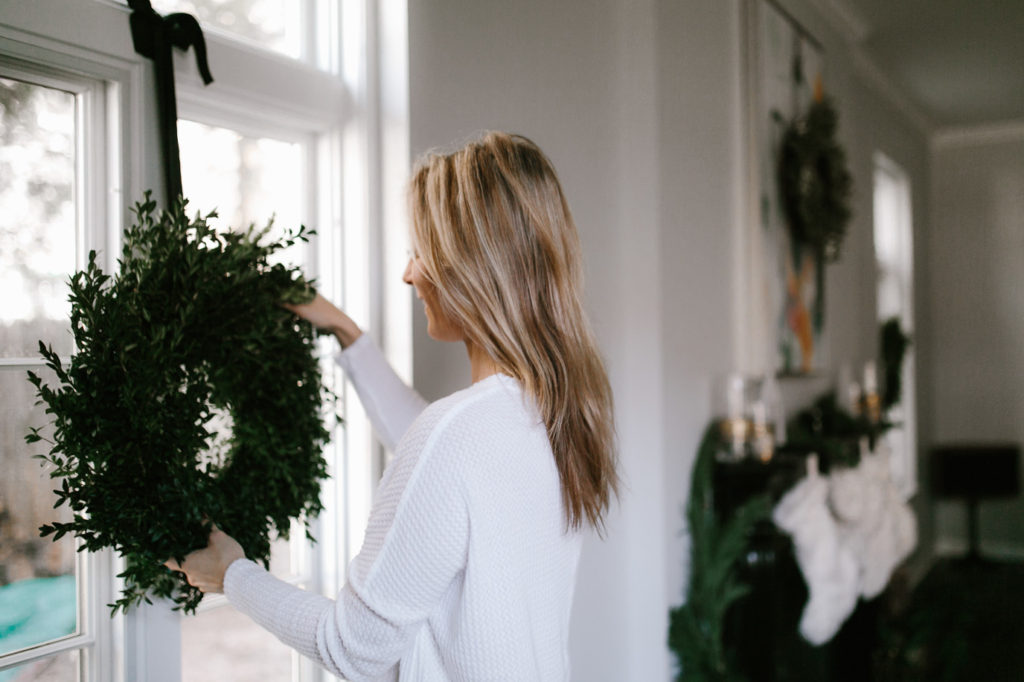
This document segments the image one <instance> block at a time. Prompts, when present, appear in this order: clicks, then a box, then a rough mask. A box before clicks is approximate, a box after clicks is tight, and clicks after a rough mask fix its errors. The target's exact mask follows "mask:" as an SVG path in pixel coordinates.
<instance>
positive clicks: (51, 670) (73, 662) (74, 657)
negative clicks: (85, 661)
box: [0, 649, 81, 682]
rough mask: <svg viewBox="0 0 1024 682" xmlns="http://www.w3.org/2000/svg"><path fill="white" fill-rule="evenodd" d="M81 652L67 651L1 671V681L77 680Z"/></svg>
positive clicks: (52, 681) (75, 681) (72, 681)
mask: <svg viewBox="0 0 1024 682" xmlns="http://www.w3.org/2000/svg"><path fill="white" fill-rule="evenodd" d="M78 659H79V653H78V650H77V649H73V650H71V651H65V652H63V653H60V654H57V655H56V656H50V657H48V658H43V659H41V660H38V661H32V662H31V663H26V664H25V665H19V666H18V667H17V668H11V669H10V670H3V671H0V682H77V681H78V680H79V679H81V678H80V676H79V674H78V671H79V665H78Z"/></svg>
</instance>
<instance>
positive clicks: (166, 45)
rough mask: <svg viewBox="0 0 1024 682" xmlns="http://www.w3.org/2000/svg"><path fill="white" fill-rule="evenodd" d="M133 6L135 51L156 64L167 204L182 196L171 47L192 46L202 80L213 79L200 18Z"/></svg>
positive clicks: (142, 1) (132, 0)
mask: <svg viewBox="0 0 1024 682" xmlns="http://www.w3.org/2000/svg"><path fill="white" fill-rule="evenodd" d="M128 6H129V7H131V9H132V15H131V20H130V21H131V29H132V43H133V44H134V46H135V51H136V52H137V53H139V54H140V55H142V56H143V57H146V58H147V59H152V60H153V64H154V66H155V67H156V99H157V108H158V109H159V116H160V118H159V123H160V147H161V151H162V152H163V166H164V183H165V187H166V190H167V202H168V204H170V203H172V202H173V201H175V200H176V199H177V198H178V197H180V196H181V156H180V155H181V152H180V151H179V149H178V106H177V101H176V98H175V93H174V63H173V61H172V59H171V48H172V47H177V48H178V49H180V50H187V49H188V48H189V47H192V48H194V49H195V54H196V66H197V67H198V68H199V75H200V76H202V78H203V83H204V84H206V85H209V84H210V83H212V82H213V76H211V75H210V67H209V65H208V64H207V62H206V41H205V40H203V31H202V29H200V28H199V22H198V21H196V18H195V17H193V16H192V15H191V14H184V13H176V14H168V15H167V16H165V17H164V16H161V15H159V14H157V13H156V11H154V9H153V6H152V5H151V4H150V0H128Z"/></svg>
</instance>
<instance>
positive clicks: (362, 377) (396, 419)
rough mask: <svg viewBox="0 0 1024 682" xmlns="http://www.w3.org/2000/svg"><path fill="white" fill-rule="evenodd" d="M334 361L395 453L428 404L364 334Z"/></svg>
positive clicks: (387, 445) (388, 446) (381, 435)
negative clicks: (405, 434)
mask: <svg viewBox="0 0 1024 682" xmlns="http://www.w3.org/2000/svg"><path fill="white" fill-rule="evenodd" d="M335 359H336V360H337V362H338V364H339V365H341V367H342V368H343V369H344V370H345V374H346V376H348V378H349V380H350V381H351V382H352V385H353V386H355V389H356V393H357V394H358V395H359V400H360V401H361V402H362V403H363V407H364V408H365V409H366V414H367V415H368V416H369V418H370V422H371V423H372V424H373V428H374V430H375V431H376V432H377V437H378V438H380V441H381V443H383V444H384V447H386V448H387V449H388V450H391V451H394V449H395V447H396V446H397V444H398V441H399V440H401V438H402V434H404V433H405V431H406V429H408V428H409V425H410V424H412V422H413V420H414V419H416V417H417V415H419V413H420V412H422V411H423V410H424V408H425V407H426V406H427V402H426V401H425V400H424V399H423V398H422V397H420V395H419V394H418V393H417V392H416V391H414V390H413V389H412V388H410V387H409V386H408V385H407V384H406V383H405V382H404V381H402V379H401V378H400V377H399V376H398V375H397V374H395V370H393V369H392V368H391V365H389V364H388V362H387V360H386V359H385V358H384V355H383V354H382V353H381V352H380V349H379V348H377V346H376V345H375V344H374V343H373V340H372V339H370V336H369V334H365V333H364V334H362V335H361V336H360V337H359V338H358V339H356V340H355V341H354V342H353V343H352V344H351V345H350V346H349V347H348V348H346V349H345V350H343V351H341V352H340V353H338V354H337V355H336V356H335Z"/></svg>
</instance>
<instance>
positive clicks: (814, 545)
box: [772, 457, 858, 645]
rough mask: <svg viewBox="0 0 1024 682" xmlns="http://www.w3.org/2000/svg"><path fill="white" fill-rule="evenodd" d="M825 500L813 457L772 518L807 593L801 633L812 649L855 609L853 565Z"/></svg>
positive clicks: (825, 487)
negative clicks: (788, 542) (786, 537)
mask: <svg viewBox="0 0 1024 682" xmlns="http://www.w3.org/2000/svg"><path fill="white" fill-rule="evenodd" d="M827 498H828V482H827V481H826V480H825V479H824V478H822V477H821V476H820V475H819V474H818V467H817V458H814V457H812V458H811V459H810V460H809V461H808V475H807V477H806V478H804V479H803V480H802V481H800V482H799V483H798V484H796V485H795V486H794V487H793V489H792V490H790V491H789V492H788V493H786V495H785V496H784V497H783V498H782V500H780V501H779V504H778V505H777V506H776V507H775V510H774V512H773V513H772V518H773V520H774V521H775V525H776V526H778V527H779V528H780V529H782V530H784V531H786V532H787V533H789V534H790V536H791V537H792V539H793V546H794V548H795V550H796V560H797V563H798V564H799V566H800V570H801V571H802V572H803V574H804V581H805V582H806V583H807V589H808V592H809V593H810V596H809V597H808V599H807V605H806V606H805V607H804V612H803V614H802V616H801V617H800V633H801V634H802V635H803V636H804V638H805V639H807V641H809V642H811V643H812V644H815V645H818V644H824V643H825V642H827V641H828V640H830V639H832V637H833V636H834V635H835V634H836V632H837V631H838V630H839V628H840V626H842V624H843V621H845V620H846V619H847V618H848V617H849V615H850V613H852V612H853V609H854V607H855V606H856V605H857V575H858V570H857V562H856V559H855V558H854V557H853V555H851V554H850V551H849V550H848V549H847V548H846V547H844V546H843V545H842V544H841V543H840V541H839V531H838V528H837V527H836V523H835V519H833V518H832V513H831V511H830V510H829V508H828V503H827Z"/></svg>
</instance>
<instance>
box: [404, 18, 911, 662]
mask: <svg viewBox="0 0 1024 682" xmlns="http://www.w3.org/2000/svg"><path fill="white" fill-rule="evenodd" d="M745 1H746V0H726V1H722V2H714V3H708V2H693V1H686V2H679V1H678V0H633V1H631V2H621V1H619V0H588V1H587V2H584V1H583V0H575V1H566V2H557V3H553V2H548V1H546V0H521V1H520V2H517V3H492V2H477V1H475V0H421V1H419V2H415V3H409V12H410V15H409V40H410V88H411V96H410V124H411V131H410V132H411V148H412V153H413V154H414V155H417V154H420V153H422V152H423V151H424V150H426V149H428V148H430V147H434V146H437V145H446V144H448V143H451V142H453V141H458V140H460V139H464V138H465V137H466V136H468V135H472V134H473V133H475V132H477V131H480V130H482V129H486V128H495V129H506V130H510V131H516V132H521V133H523V134H526V135H528V136H530V137H532V138H533V139H534V140H536V141H537V142H538V143H539V144H540V146H541V147H542V148H543V149H545V150H546V152H547V153H548V154H549V156H550V157H551V158H552V160H553V161H554V164H555V166H556V168H558V170H559V173H560V175H561V178H562V181H563V185H564V187H565V190H566V193H567V196H568V199H569V202H570V205H571V206H572V209H573V212H574V215H575V217H576V220H577V223H578V225H579V228H580V233H581V239H582V241H583V246H584V255H585V260H586V273H587V292H586V300H587V303H588V309H589V311H590V313H591V316H592V320H593V322H594V324H595V328H596V331H597V334H598V337H599V341H600V343H601V346H602V349H603V351H604V353H605V356H606V359H607V362H608V366H609V371H610V374H611V378H612V383H613V389H614V391H615V395H616V402H617V406H616V415H617V426H618V431H619V441H620V450H621V458H622V474H623V479H624V489H623V494H622V499H621V502H620V504H619V505H618V506H617V508H616V509H615V511H614V513H613V514H612V515H611V518H610V519H609V524H608V529H607V537H606V539H605V540H604V541H600V540H598V539H597V538H595V537H591V538H589V539H588V541H587V542H586V544H585V547H584V553H583V557H582V559H581V564H580V569H579V580H578V584H577V594H576V601H575V606H574V612H573V630H572V639H571V656H572V665H573V678H574V679H579V680H633V679H644V680H657V679H670V677H671V675H672V669H673V665H674V661H673V660H672V659H671V656H670V655H669V652H668V651H667V649H666V645H665V639H666V635H667V611H668V609H669V608H670V607H671V606H673V605H675V604H678V603H679V602H680V601H681V599H682V592H683V586H684V585H685V581H686V573H687V545H686V542H685V535H684V534H683V533H682V531H683V530H684V528H683V515H682V512H683V508H684V505H685V502H686V498H687V495H688V490H689V475H690V468H691V466H692V463H693V457H694V455H695V451H696V446H697V443H698V439H699V437H700V435H701V433H702V431H703V428H704V425H705V423H706V422H707V420H708V418H709V417H710V402H711V385H712V382H713V380H714V379H715V377H718V376H721V375H722V374H723V373H724V372H726V371H728V370H729V369H730V368H731V367H732V366H734V364H735V362H736V347H737V344H736V332H735V326H736V320H735V317H734V314H733V308H734V300H735V293H736V292H735V288H736V286H737V284H736V282H737V280H738V277H737V275H738V273H737V269H736V268H737V266H736V262H737V261H736V259H735V257H734V254H735V251H736V247H737V240H738V239H739V238H740V236H739V235H740V234H741V231H742V230H741V227H742V221H743V219H744V218H743V217H744V216H745V214H746V208H745V206H744V204H743V201H744V196H745V193H744V186H743V182H744V177H745V175H744V172H743V169H744V168H745V165H744V164H745V159H744V158H743V153H744V151H743V122H744V108H743V107H744V100H743V98H744V90H743V73H742V65H741V39H742V38H741V14H742V13H741V9H742V6H743V2H745ZM786 4H787V6H788V7H787V8H788V9H790V11H791V12H793V13H794V14H796V15H797V16H798V17H800V18H801V21H803V22H805V23H806V24H807V26H808V28H810V29H811V30H812V31H814V32H815V34H816V35H817V36H818V37H819V39H821V40H822V41H823V42H824V43H825V49H826V54H827V57H826V59H827V62H828V67H827V74H828V82H827V83H826V87H827V89H828V90H829V91H830V92H831V93H832V94H833V95H834V96H835V97H836V99H837V101H838V103H839V107H840V117H841V119H840V131H841V132H840V136H841V139H842V141H843V143H844V145H845V146H846V148H847V152H848V154H849V157H850V166H851V170H852V172H853V174H854V181H855V207H854V210H855V218H854V221H853V223H852V224H851V226H850V228H849V237H848V239H847V242H846V246H845V249H844V258H843V260H842V261H841V262H840V263H839V264H837V265H835V266H832V267H830V269H829V272H828V283H827V287H828V304H827V305H828V323H827V324H828V327H829V331H828V333H827V337H826V343H827V344H828V348H827V350H826V354H827V357H829V358H830V359H831V361H832V362H837V360H838V359H843V360H846V361H848V362H850V363H851V364H857V363H860V362H863V361H864V360H866V359H868V358H870V357H874V354H875V343H876V335H877V322H876V320H875V319H874V317H875V313H874V311H875V300H874V259H873V258H874V257H873V247H872V235H871V230H872V225H871V214H872V210H871V182H872V155H873V153H874V151H875V150H876V149H878V150H881V151H883V152H884V153H886V154H887V155H888V156H889V157H890V158H892V159H893V160H894V161H896V162H897V163H899V164H900V165H901V166H902V167H903V168H904V170H906V172H907V173H908V175H909V176H910V178H911V182H912V185H913V191H914V215H915V235H916V236H920V237H921V239H919V240H918V242H917V245H916V246H917V249H918V250H920V249H921V248H922V244H923V243H924V227H925V225H924V220H925V217H926V216H927V214H928V211H927V182H926V178H927V177H928V147H927V140H926V137H925V135H924V134H923V133H922V132H920V131H918V130H917V129H915V128H914V127H913V126H912V125H910V124H909V123H907V120H908V119H907V117H906V116H905V115H903V113H902V112H901V111H899V109H898V107H895V106H893V105H892V104H891V103H890V102H888V101H887V100H886V99H885V98H884V97H882V96H881V95H879V94H878V92H877V91H876V90H875V89H873V88H872V87H870V86H869V85H868V84H867V83H865V82H864V80H863V79H862V78H861V77H860V76H859V75H858V74H857V73H856V72H855V70H854V68H853V66H852V65H851V61H850V57H849V51H848V46H847V45H846V43H845V42H844V40H843V38H842V36H839V35H837V34H836V33H835V32H833V31H832V30H831V29H830V27H829V25H828V24H827V22H825V21H824V20H823V19H822V17H821V16H820V15H819V14H818V13H817V10H816V9H815V8H814V7H813V6H812V5H810V4H809V3H808V2H806V1H805V0H793V2H790V3H786ZM921 260H923V259H921ZM921 260H919V261H918V262H919V263H920V262H921ZM918 274H919V276H920V277H924V276H925V273H924V270H923V268H919V270H918ZM922 287H923V285H922V286H921V287H919V291H920V290H921V288H922ZM918 312H919V314H920V313H921V310H920V307H919V310H918ZM415 315H416V319H415V320H414V325H413V326H414V329H416V334H417V335H416V337H415V339H414V367H415V370H414V381H415V384H416V386H417V388H419V389H420V390H421V391H422V392H423V393H424V394H425V395H426V396H427V397H429V398H436V397H439V396H441V395H444V394H446V393H449V392H451V391H453V390H456V389H458V388H461V387H463V386H465V385H466V384H467V383H468V380H469V377H468V371H467V364H466V361H465V358H464V351H463V350H462V349H461V348H458V347H454V346H452V345H450V344H440V343H437V342H433V341H431V340H430V339H428V338H427V337H426V334H425V327H426V325H425V320H424V319H423V316H422V310H421V308H420V307H418V306H417V308H416V312H415ZM923 324H924V321H923V320H921V322H920V323H919V324H918V327H919V328H920V327H922V325H923ZM926 345H927V344H925V343H924V342H923V341H922V342H921V343H919V344H918V348H917V351H918V357H919V358H922V357H927V348H926ZM837 366H838V365H837ZM830 381H831V378H830V377H829V376H822V377H818V380H817V383H815V382H814V381H813V380H812V381H810V382H808V381H806V380H805V381H802V382H797V383H798V384H799V385H794V386H790V387H787V391H788V392H790V393H791V394H793V395H809V394H811V393H813V392H814V391H817V390H818V388H819V387H824V386H826V385H827V384H828V383H829V382H830ZM922 523H923V525H926V524H925V522H924V520H922ZM923 531H924V532H925V533H927V532H928V531H927V528H923ZM923 544H927V543H926V542H925V541H923Z"/></svg>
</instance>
